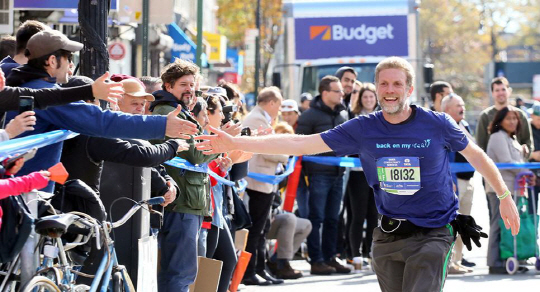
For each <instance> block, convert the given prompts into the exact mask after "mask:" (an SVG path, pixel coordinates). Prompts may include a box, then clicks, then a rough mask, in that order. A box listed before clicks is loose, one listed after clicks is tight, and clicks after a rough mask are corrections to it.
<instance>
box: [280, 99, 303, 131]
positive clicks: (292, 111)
mask: <svg viewBox="0 0 540 292" xmlns="http://www.w3.org/2000/svg"><path fill="white" fill-rule="evenodd" d="M299 116H300V111H299V110H298V104H297V103H296V100H292V99H287V100H284V101H283V102H282V103H281V117H282V118H283V120H284V121H285V122H287V124H289V125H290V126H291V127H293V129H294V130H295V131H296V126H297V125H298V117H299Z"/></svg>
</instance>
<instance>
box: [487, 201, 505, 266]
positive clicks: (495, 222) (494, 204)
mask: <svg viewBox="0 0 540 292" xmlns="http://www.w3.org/2000/svg"><path fill="white" fill-rule="evenodd" d="M486 196H487V201H488V205H489V237H488V240H489V241H488V254H487V265H488V266H489V267H504V262H503V261H502V260H501V251H500V248H499V243H500V241H501V227H500V226H499V220H500V219H501V211H500V210H499V206H500V204H501V203H500V201H499V198H497V195H496V194H495V193H487V194H486Z"/></svg>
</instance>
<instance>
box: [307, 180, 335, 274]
mask: <svg viewBox="0 0 540 292" xmlns="http://www.w3.org/2000/svg"><path fill="white" fill-rule="evenodd" d="M342 199H343V176H342V175H320V174H314V175H310V176H309V216H308V219H309V221H311V225H312V226H313V229H312V230H311V233H310V234H309V236H308V238H307V243H308V244H307V245H308V253H309V257H310V258H311V262H312V263H317V262H322V261H329V260H331V259H332V258H333V257H335V255H336V241H337V232H338V223H339V211H340V208H341V201H342ZM321 227H322V233H321ZM321 238H322V240H321Z"/></svg>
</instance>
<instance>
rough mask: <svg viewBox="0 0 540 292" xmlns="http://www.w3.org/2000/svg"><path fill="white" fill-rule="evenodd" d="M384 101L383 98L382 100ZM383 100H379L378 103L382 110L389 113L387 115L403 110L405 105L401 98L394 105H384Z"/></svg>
mask: <svg viewBox="0 0 540 292" xmlns="http://www.w3.org/2000/svg"><path fill="white" fill-rule="evenodd" d="M383 102H384V100H383ZM383 102H381V101H379V104H380V105H381V109H382V110H383V112H385V113H387V114H389V115H397V114H399V113H401V112H402V111H403V108H404V107H405V101H404V100H401V101H399V102H398V104H396V105H392V106H389V105H385V104H384V103H383Z"/></svg>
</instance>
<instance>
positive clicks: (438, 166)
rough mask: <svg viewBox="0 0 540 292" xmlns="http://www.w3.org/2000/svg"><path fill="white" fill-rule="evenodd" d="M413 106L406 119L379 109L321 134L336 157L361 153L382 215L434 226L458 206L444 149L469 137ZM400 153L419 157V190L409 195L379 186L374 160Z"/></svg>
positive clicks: (445, 119)
mask: <svg viewBox="0 0 540 292" xmlns="http://www.w3.org/2000/svg"><path fill="white" fill-rule="evenodd" d="M411 107H412V108H413V115H412V116H411V118H409V119H408V120H407V121H406V122H404V123H401V124H390V123H388V122H387V121H386V120H385V119H384V117H383V114H382V112H381V111H378V112H375V113H372V114H370V115H368V116H359V117H357V118H354V119H352V120H349V121H348V122H346V123H344V124H342V125H340V126H337V127H335V128H334V129H331V130H328V131H326V132H324V133H322V134H321V137H322V139H323V140H324V142H325V143H326V144H327V145H328V146H329V147H330V148H331V149H332V150H333V151H335V152H336V154H337V155H338V156H344V155H350V154H358V155H359V156H360V160H361V162H362V167H363V168H364V172H365V174H366V178H367V181H368V183H369V185H370V186H371V188H373V190H374V192H375V202H376V204H377V209H378V211H379V213H380V214H383V215H385V216H388V217H391V218H399V219H407V220H409V221H411V222H412V223H414V224H416V225H418V226H422V227H428V228H438V227H442V226H444V225H446V224H448V223H450V222H451V221H452V220H454V219H455V217H456V215H457V210H458V207H459V206H458V198H457V196H456V195H455V194H454V192H453V188H452V175H451V172H450V165H449V159H448V152H449V151H453V152H455V151H462V150H463V149H465V147H467V145H468V143H469V141H468V139H467V136H465V134H464V133H463V132H462V131H461V129H460V128H459V127H458V125H457V124H456V122H455V121H454V120H453V119H452V118H451V117H450V116H448V115H447V114H444V113H438V112H434V111H431V110H427V109H424V108H420V107H416V106H414V105H412V106H411ZM400 157H401V158H403V157H409V158H410V157H418V158H419V167H420V176H419V178H420V188H419V190H418V191H416V193H414V194H413V195H396V194H391V193H389V192H387V191H385V190H383V189H381V183H380V181H379V175H378V172H377V161H378V160H379V162H381V161H386V160H388V158H389V159H390V160H392V159H393V158H397V159H398V160H399V159H400ZM407 161H408V160H407Z"/></svg>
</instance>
